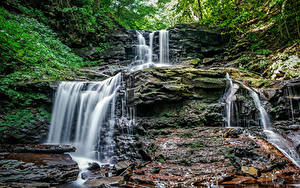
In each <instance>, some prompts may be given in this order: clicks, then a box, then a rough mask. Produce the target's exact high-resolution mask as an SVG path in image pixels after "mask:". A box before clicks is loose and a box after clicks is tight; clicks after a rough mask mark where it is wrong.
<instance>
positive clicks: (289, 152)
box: [225, 74, 300, 167]
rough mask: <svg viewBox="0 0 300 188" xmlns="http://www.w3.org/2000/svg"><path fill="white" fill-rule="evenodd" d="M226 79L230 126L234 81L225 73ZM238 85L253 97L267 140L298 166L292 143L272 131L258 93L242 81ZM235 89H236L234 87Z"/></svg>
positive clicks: (227, 113) (229, 124)
mask: <svg viewBox="0 0 300 188" xmlns="http://www.w3.org/2000/svg"><path fill="white" fill-rule="evenodd" d="M226 78H227V80H228V81H229V82H230V87H229V89H228V92H227V94H226V95H225V96H226V115H227V118H226V120H227V127H231V123H230V119H231V115H232V107H231V105H232V101H233V98H234V93H235V92H236V91H234V89H233V88H235V87H234V85H235V84H234V83H233V80H232V79H231V78H230V77H229V75H228V74H227V75H226ZM238 83H239V84H240V85H242V86H243V87H244V88H245V89H247V90H248V91H249V93H250V96H251V98H252V99H253V102H254V104H255V106H256V108H257V110H258V111H259V117H260V122H261V125H262V128H263V130H264V132H265V134H266V136H267V140H268V142H270V143H272V144H273V145H274V146H275V147H277V148H278V149H279V150H280V151H281V152H282V153H283V154H284V155H285V156H286V157H287V158H289V159H290V160H291V161H292V162H293V163H294V164H295V165H297V166H298V167H300V156H299V154H298V152H297V150H296V149H295V147H294V145H293V143H291V142H289V141H288V140H286V139H285V138H283V137H282V136H281V135H280V134H277V133H276V132H274V131H273V128H272V124H271V121H270V118H269V115H268V113H267V111H266V109H265V108H264V107H263V105H262V103H261V101H260V99H259V96H258V94H257V93H256V92H255V91H254V90H253V89H251V88H249V87H247V86H245V85H244V84H243V83H241V82H238ZM236 90H237V89H236Z"/></svg>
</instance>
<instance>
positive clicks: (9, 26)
mask: <svg viewBox="0 0 300 188" xmlns="http://www.w3.org/2000/svg"><path fill="white" fill-rule="evenodd" d="M0 19H1V22H0V28H1V31H0V43H1V46H0V56H1V61H2V62H1V67H0V75H1V76H0V82H1V85H0V90H1V92H2V94H4V95H6V96H8V97H9V98H11V99H12V100H13V101H14V100H16V101H18V102H20V100H21V101H22V102H25V104H29V103H30V98H33V99H39V98H42V97H44V96H42V95H40V94H35V93H31V94H28V93H27V92H17V91H16V90H15V89H14V85H17V84H20V83H24V82H33V81H42V80H65V79H68V78H71V77H74V76H75V73H74V72H76V71H77V69H78V68H79V67H80V66H83V65H84V61H83V59H82V58H81V57H78V56H77V55H75V54H73V53H71V49H70V48H69V47H67V46H66V45H64V44H62V43H61V42H60V41H59V40H58V39H57V38H56V35H55V33H53V32H52V31H51V29H49V28H48V27H47V26H45V25H43V24H41V23H39V22H38V21H37V20H35V19H31V18H27V17H23V16H18V15H13V14H11V13H9V12H8V11H6V10H4V9H3V8H0Z"/></svg>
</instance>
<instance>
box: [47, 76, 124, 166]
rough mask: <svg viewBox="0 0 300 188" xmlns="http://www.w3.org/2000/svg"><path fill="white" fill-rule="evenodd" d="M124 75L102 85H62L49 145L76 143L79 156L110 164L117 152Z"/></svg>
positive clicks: (59, 90) (54, 112) (56, 101)
mask: <svg viewBox="0 0 300 188" xmlns="http://www.w3.org/2000/svg"><path fill="white" fill-rule="evenodd" d="M121 76H122V75H121V73H119V74H117V75H116V76H114V77H111V78H109V79H107V80H105V81H102V82H90V83H85V82H61V83H60V84H59V86H58V89H57V92H56V98H55V103H54V109H53V115H52V120H51V127H50V132H49V137H48V142H49V143H69V144H74V145H75V146H76V148H77V151H76V154H75V155H79V156H81V157H86V158H90V159H95V160H101V161H106V162H109V160H110V157H112V155H113V152H114V151H113V148H114V140H113V139H112V137H113V134H114V125H115V106H116V100H117V97H118V91H119V89H120V87H121ZM75 122H76V123H75ZM100 135H101V136H102V138H103V139H102V140H100V139H99V137H100Z"/></svg>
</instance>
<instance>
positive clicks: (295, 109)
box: [286, 84, 300, 124]
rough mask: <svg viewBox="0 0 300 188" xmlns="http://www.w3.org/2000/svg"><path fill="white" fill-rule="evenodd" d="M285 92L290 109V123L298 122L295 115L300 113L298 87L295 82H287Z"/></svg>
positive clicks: (299, 88) (297, 115) (299, 89)
mask: <svg viewBox="0 0 300 188" xmlns="http://www.w3.org/2000/svg"><path fill="white" fill-rule="evenodd" d="M286 90H287V94H286V97H287V98H288V100H289V103H290V111H291V113H290V114H291V119H292V124H296V123H299V122H298V121H299V120H298V119H297V117H299V114H300V93H299V91H300V87H299V85H298V87H297V85H296V84H295V85H293V84H289V85H288V86H287V89H286Z"/></svg>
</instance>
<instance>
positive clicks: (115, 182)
mask: <svg viewBox="0 0 300 188" xmlns="http://www.w3.org/2000/svg"><path fill="white" fill-rule="evenodd" d="M123 183H124V177H122V176H115V177H105V178H99V179H89V180H88V181H86V182H85V183H84V184H85V185H87V186H91V187H110V186H115V187H118V186H120V185H122V184H123Z"/></svg>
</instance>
